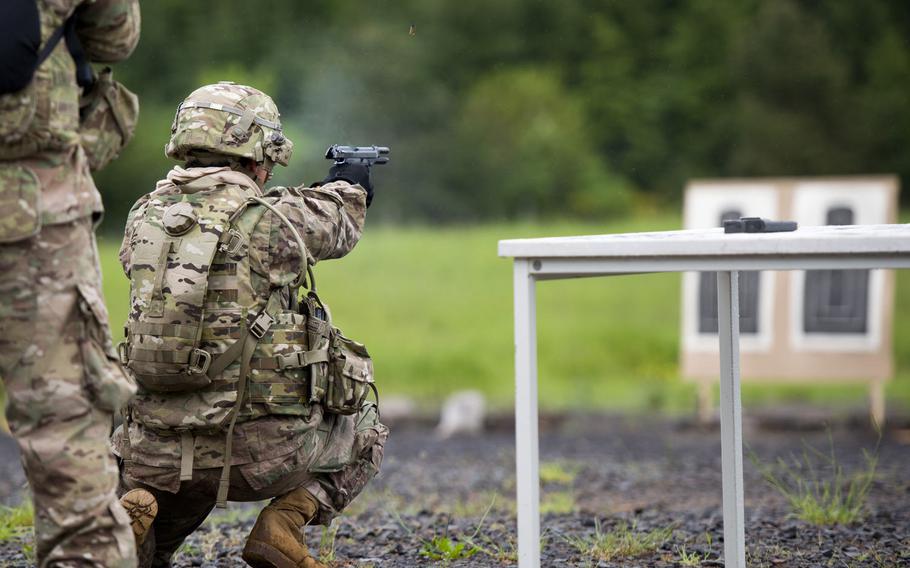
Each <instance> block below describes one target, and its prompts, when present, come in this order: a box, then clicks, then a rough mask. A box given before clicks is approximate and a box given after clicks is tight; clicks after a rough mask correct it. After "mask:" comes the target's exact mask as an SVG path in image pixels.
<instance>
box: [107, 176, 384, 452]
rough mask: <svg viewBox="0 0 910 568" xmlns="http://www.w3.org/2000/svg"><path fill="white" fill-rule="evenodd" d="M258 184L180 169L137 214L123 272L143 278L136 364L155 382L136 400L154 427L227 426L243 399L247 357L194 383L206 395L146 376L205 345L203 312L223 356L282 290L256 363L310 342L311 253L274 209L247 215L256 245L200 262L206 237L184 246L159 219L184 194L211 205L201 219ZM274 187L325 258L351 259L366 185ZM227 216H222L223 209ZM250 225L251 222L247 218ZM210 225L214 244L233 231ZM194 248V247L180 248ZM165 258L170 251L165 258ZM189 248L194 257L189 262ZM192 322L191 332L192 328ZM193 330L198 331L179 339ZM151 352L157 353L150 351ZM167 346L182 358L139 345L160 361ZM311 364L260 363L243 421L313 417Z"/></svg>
mask: <svg viewBox="0 0 910 568" xmlns="http://www.w3.org/2000/svg"><path fill="white" fill-rule="evenodd" d="M250 191H256V192H258V191H259V190H258V187H257V186H256V185H255V184H253V183H252V180H251V179H250V178H249V177H247V176H246V175H244V174H242V173H240V172H237V171H233V170H231V169H230V168H228V167H208V168H186V169H184V168H180V167H177V168H174V170H172V171H171V172H170V173H169V174H168V176H167V178H166V179H165V180H162V181H160V182H159V183H158V185H157V188H156V189H155V191H154V192H152V193H151V194H148V195H146V196H144V197H142V198H140V200H139V201H138V202H137V203H136V205H135V206H134V207H133V209H132V210H131V212H130V216H129V219H128V221H127V229H126V234H125V235H124V240H123V245H122V247H121V250H120V260H121V262H122V263H123V267H124V271H125V272H126V273H127V274H128V275H129V276H130V279H131V282H132V292H131V301H132V302H133V307H132V310H131V315H130V321H129V322H128V327H129V329H130V333H129V336H130V345H129V347H128V350H129V351H128V352H129V354H130V363H129V364H130V368H131V369H133V370H134V371H135V372H136V373H137V377H138V379H139V382H140V384H141V385H146V386H147V387H149V388H143V389H140V392H139V394H138V396H137V397H136V399H135V400H134V401H133V404H132V405H131V415H132V417H133V418H134V419H135V420H136V421H137V422H138V423H140V424H142V425H143V426H145V427H147V428H151V429H157V430H165V431H175V430H191V431H193V433H194V434H197V435H198V434H208V433H213V434H214V433H219V434H220V433H223V431H224V427H225V425H226V422H227V421H228V420H229V418H230V412H231V409H232V408H233V407H234V402H235V400H236V397H237V389H236V384H237V382H238V378H239V367H240V364H239V362H235V363H233V364H232V365H230V366H229V367H227V368H226V369H225V370H224V372H223V373H222V374H221V375H220V376H217V377H212V381H211V384H208V385H206V384H201V385H193V386H194V388H195V389H196V391H194V392H192V395H191V396H190V395H188V394H184V393H168V392H161V391H162V389H161V388H155V386H156V385H154V384H151V383H152V382H153V381H152V380H151V379H154V378H155V377H154V376H152V377H150V378H149V379H147V378H146V377H145V376H144V374H146V373H148V374H151V373H152V372H153V371H154V370H155V369H156V368H157V369H161V370H162V372H165V371H170V372H173V371H175V369H176V368H175V369H171V368H170V367H171V366H179V365H185V362H184V360H185V359H186V356H185V355H183V353H187V352H188V350H189V348H191V347H193V345H195V343H194V342H195V341H196V339H195V338H196V337H197V334H196V333H195V332H192V330H193V329H197V327H195V326H197V325H198V323H199V319H200V318H202V319H203V322H202V323H203V326H202V328H201V330H202V333H201V343H200V344H199V346H200V347H202V348H203V349H205V350H206V351H208V352H210V353H213V354H214V355H215V356H216V357H217V354H219V353H221V352H223V351H225V350H226V349H227V347H228V346H229V345H231V344H232V343H233V342H234V341H236V340H237V339H238V338H239V337H240V329H241V325H242V319H243V318H246V320H250V319H251V318H252V315H253V314H256V313H257V312H258V311H259V310H260V309H261V308H262V306H264V305H265V302H266V301H268V300H269V299H270V298H271V297H272V296H273V293H274V294H277V295H278V296H277V297H278V298H279V302H280V304H281V305H280V306H278V307H277V308H274V307H273V308H271V309H270V313H272V315H273V316H274V317H275V320H276V321H275V323H274V324H273V326H272V328H271V329H270V330H269V331H268V332H267V333H266V334H265V335H264V336H263V337H262V338H261V339H260V340H259V342H258V345H257V347H256V351H255V352H254V355H253V360H254V361H261V360H266V359H268V358H270V357H272V358H273V357H274V356H275V355H279V354H283V353H290V352H293V351H295V350H299V349H301V348H302V346H303V344H304V342H305V341H306V334H305V328H304V327H303V324H304V321H303V319H304V318H303V316H301V315H300V314H298V313H296V311H295V310H292V309H289V303H290V297H289V293H288V291H287V287H288V286H289V285H291V284H292V283H294V282H295V280H296V279H297V277H298V274H299V272H300V269H301V261H302V259H303V254H305V252H304V251H300V250H299V247H298V246H297V245H296V241H295V240H294V239H293V237H292V235H291V232H290V229H289V228H288V227H287V226H285V225H284V224H283V223H282V222H281V221H279V220H278V219H277V218H276V216H275V214H274V213H272V212H270V211H268V212H266V211H263V210H262V208H261V207H251V209H252V208H255V209H258V214H254V213H256V212H255V211H252V210H248V211H247V213H244V214H243V215H242V216H241V217H240V218H239V220H238V221H237V222H236V223H237V224H238V228H241V229H242V230H241V231H240V233H241V235H245V236H244V237H243V240H247V238H248V241H249V242H248V243H246V244H244V245H243V246H242V247H240V249H238V250H237V251H236V252H235V253H229V252H219V253H218V254H216V255H215V256H214V259H212V258H211V257H210V256H209V257H207V258H201V257H200V258H196V259H195V260H191V259H190V258H189V256H190V255H191V254H196V253H197V252H198V253H201V252H202V251H203V249H206V250H208V248H210V247H209V246H207V245H205V243H203V242H201V241H200V242H199V243H195V242H194V240H193V238H190V237H188V238H186V239H181V243H182V244H180V245H179V247H178V248H177V249H174V248H173V246H176V245H173V246H172V245H167V243H166V242H165V241H164V240H163V238H164V237H163V235H164V234H165V231H163V230H161V229H160V228H159V227H160V226H162V224H163V223H164V217H165V216H166V215H167V214H166V211H167V210H168V208H170V207H173V203H174V202H175V201H179V200H181V199H182V200H184V201H183V203H187V204H194V206H196V207H197V209H198V208H199V207H204V208H205V209H206V211H204V212H203V211H201V210H200V211H199V213H198V215H199V216H200V218H202V217H203V216H208V215H211V214H214V211H209V210H208V209H219V208H227V209H230V210H231V211H233V210H235V209H236V208H237V203H236V200H237V198H238V196H239V195H242V194H243V193H244V192H250ZM213 192H214V193H213ZM267 194H268V195H269V196H270V199H273V200H274V201H275V206H276V208H277V209H278V210H279V211H280V212H281V213H282V214H284V215H285V217H286V218H288V220H289V221H290V223H292V224H293V225H294V226H295V227H296V228H297V230H298V232H299V234H301V235H303V240H304V244H305V245H306V247H307V249H308V250H309V252H310V254H311V255H312V256H313V257H314V260H317V261H318V260H321V259H325V258H337V257H340V256H343V255H344V254H347V252H348V251H350V250H351V249H352V248H353V246H354V245H355V244H356V242H357V240H358V239H359V238H360V234H361V231H362V226H363V222H364V217H365V211H366V197H365V196H366V193H365V192H364V190H363V189H361V188H360V187H359V186H354V185H350V184H348V183H347V182H343V181H341V182H334V183H332V184H329V185H325V186H322V187H319V188H304V187H299V188H290V189H287V188H275V189H273V190H270V191H269V192H267ZM222 197H223V198H224V199H222ZM231 203H233V205H230V204H231ZM195 210H196V209H194V211H195ZM218 215H221V216H222V217H223V216H224V212H219V213H218ZM243 224H247V225H248V226H246V227H245V228H244V227H240V226H239V225H243ZM208 227H209V228H208V229H207V230H206V232H207V234H208V235H209V236H210V237H211V238H212V239H215V241H218V240H219V239H220V237H221V235H222V234H223V233H224V232H225V229H224V226H223V224H222V225H221V228H220V229H219V225H218V223H212V224H209V225H208ZM196 230H197V231H198V228H197V229H196ZM193 234H195V233H188V235H190V236H192V235H193ZM210 244H211V243H210ZM166 245H167V246H166ZM167 247H171V248H167ZM187 247H190V248H192V251H190V248H187ZM184 248H186V249H187V251H188V252H187V253H186V254H184V253H182V252H181V251H183V249H184ZM170 251H173V252H170ZM193 251H195V252H193ZM162 254H164V255H166V258H159V257H160V256H161V255H162ZM184 256H186V257H187V258H186V259H184V260H181V259H183V258H184ZM202 256H206V255H202ZM162 261H163V262H162ZM187 267H190V268H187ZM190 272H192V273H190ZM181 280H182V281H181ZM197 289H199V291H197ZM156 290H161V291H162V293H161V297H160V299H158V300H153V297H154V296H155V291H156ZM165 290H166V293H165V292H164V291H165ZM201 293H204V294H205V298H204V300H203V299H202V298H199V297H197V296H198V295H199V294H201ZM181 294H186V295H187V297H183V296H181ZM178 298H180V299H179V301H178ZM153 301H158V302H161V303H162V306H161V310H162V311H161V312H160V314H162V315H163V316H164V318H163V320H166V321H167V323H168V324H177V327H175V326H172V325H167V326H165V327H161V326H160V325H159V324H156V323H155V318H149V317H147V316H146V313H147V312H148V311H149V307H150V306H152V304H151V302H153ZM155 309H157V307H155ZM246 323H247V324H248V323H249V321H246ZM187 329H189V330H190V332H191V333H184V332H185V331H186V330H187ZM184 335H185V336H188V337H189V339H187V338H183V337H180V336H184ZM146 345H148V346H149V347H148V348H146V347H145V346H146ZM146 349H147V350H148V351H152V353H149V354H146ZM161 351H167V358H169V359H173V360H175V361H177V360H179V361H178V363H168V362H156V361H142V360H140V361H134V360H133V355H134V353H135V354H136V355H138V356H140V357H141V358H142V359H155V358H159V357H158V355H157V353H158V352H161ZM171 354H172V355H171ZM153 366H154V367H153ZM301 372H302V370H301V369H289V370H286V371H277V370H274V369H256V368H255V367H254V369H253V370H252V372H251V374H250V377H249V382H250V388H249V393H250V395H251V401H252V404H251V405H249V407H248V408H245V409H243V410H242V412H241V415H240V419H239V422H243V421H246V420H249V419H255V418H260V417H264V416H268V415H274V414H286V415H297V416H301V417H304V418H305V417H306V416H307V415H308V405H306V404H303V405H302V404H301V402H304V403H305V402H306V399H305V398H303V397H304V394H305V393H304V392H303V390H302V389H303V385H304V382H303V380H302V376H301ZM165 376H166V375H165ZM176 376H178V377H180V376H183V375H176ZM196 376H198V375H196ZM203 376H204V375H203Z"/></svg>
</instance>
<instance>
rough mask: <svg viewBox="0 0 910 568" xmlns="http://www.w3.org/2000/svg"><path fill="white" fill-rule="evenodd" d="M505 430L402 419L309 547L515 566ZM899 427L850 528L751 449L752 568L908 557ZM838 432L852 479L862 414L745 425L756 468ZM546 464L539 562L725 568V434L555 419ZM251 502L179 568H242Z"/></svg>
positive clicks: (202, 536) (864, 441)
mask: <svg viewBox="0 0 910 568" xmlns="http://www.w3.org/2000/svg"><path fill="white" fill-rule="evenodd" d="M772 422H773V421H772ZM498 424H499V425H498V426H497V425H496V424H494V425H493V427H492V428H491V429H490V431H489V432H488V433H487V434H485V435H483V436H479V437H462V438H455V439H451V440H447V441H444V442H441V441H439V440H437V439H435V438H434V436H433V434H432V432H431V431H430V430H429V429H427V428H426V427H421V426H419V425H417V424H411V425H407V424H401V425H398V426H394V427H393V431H392V437H391V439H390V441H389V444H388V447H387V448H386V462H385V464H384V467H383V473H382V475H381V476H380V477H379V478H377V479H376V481H375V482H374V483H373V485H372V486H371V487H370V488H369V489H368V491H367V492H365V493H364V494H363V495H362V496H361V497H360V498H359V499H358V501H357V502H356V503H355V504H354V505H353V506H352V509H351V510H350V511H348V513H347V514H346V515H345V516H344V517H343V518H342V519H340V520H338V521H336V522H335V525H334V527H333V529H332V530H331V531H329V532H328V533H325V532H323V531H322V530H321V529H320V528H315V527H314V528H310V529H307V538H308V542H309V543H310V545H311V546H313V547H316V546H318V544H319V542H320V540H323V541H324V543H325V544H326V546H325V547H324V552H328V550H329V546H328V544H329V543H331V544H334V561H333V562H334V566H362V567H368V566H374V567H377V568H378V567H383V568H385V567H388V568H393V567H405V566H408V567H411V566H427V565H434V564H443V562H441V561H438V560H434V559H433V558H432V553H433V552H438V551H439V550H440V548H444V547H445V546H446V545H447V544H449V543H451V544H452V545H453V546H457V545H458V544H459V543H462V544H463V543H465V542H466V541H467V540H469V539H471V537H472V536H473V539H472V542H473V543H474V544H475V545H477V549H476V552H474V554H473V555H472V556H470V557H468V558H463V559H458V560H454V561H451V562H450V563H449V565H450V566H472V567H486V566H514V565H515V502H514V485H515V480H514V471H513V468H514V461H513V460H514V434H513V433H512V432H511V431H510V429H509V427H508V420H500V421H498ZM906 426H907V425H906V424H905V425H904V427H900V425H896V424H895V423H894V422H892V425H891V427H890V428H889V430H887V431H886V432H885V433H884V434H883V436H882V437H881V442H880V446H879V450H878V457H879V461H878V470H877V475H876V477H875V481H874V482H873V483H872V485H871V488H870V490H869V495H868V499H867V502H866V506H865V509H864V511H865V513H864V518H863V519H862V520H861V521H858V522H854V523H852V524H849V525H843V526H833V527H816V526H813V525H811V524H808V523H806V522H804V521H801V520H798V519H795V518H793V517H792V516H791V515H790V514H789V513H790V510H789V509H788V506H787V503H786V501H785V500H784V499H783V498H782V496H781V495H780V494H779V493H777V492H776V491H775V490H774V489H773V488H771V487H770V486H769V485H768V484H767V483H765V482H764V481H763V480H762V477H761V475H760V472H759V471H758V470H757V468H756V467H755V465H753V463H752V462H751V461H750V460H749V459H748V458H747V459H746V463H745V497H746V521H747V523H746V537H747V543H748V563H749V565H750V566H775V567H776V566H805V567H816V566H831V567H860V566H875V567H898V566H910V475H908V474H907V471H910V429H908V428H907V427H906ZM829 437H830V440H831V441H833V446H834V448H835V450H836V452H837V460H838V463H839V464H841V465H843V467H844V470H845V471H846V472H847V473H848V474H849V473H850V472H853V471H857V470H860V469H862V468H863V467H864V465H865V463H866V462H865V459H864V457H863V452H864V450H866V451H872V450H874V449H875V447H876V444H877V442H878V440H879V438H878V435H877V434H876V433H875V432H873V431H872V430H871V429H868V428H866V427H863V426H861V425H858V424H857V423H856V422H855V421H854V422H841V423H838V424H836V425H834V426H832V427H830V428H808V429H807V428H805V424H799V423H798V422H797V423H786V424H780V423H776V424H771V425H770V426H769V425H768V424H760V423H759V421H758V420H756V419H754V418H753V419H752V420H748V421H747V424H746V428H745V440H746V442H747V444H748V445H749V448H750V449H751V451H753V452H754V453H755V455H756V456H757V458H758V459H759V460H760V462H762V463H772V462H774V460H776V459H777V458H778V457H787V456H789V455H791V454H801V453H802V451H803V449H804V447H805V444H809V445H811V446H813V447H816V448H818V449H820V450H822V451H823V452H827V451H829ZM14 454H15V446H14V445H11V444H10V443H9V441H8V440H4V439H0V503H10V502H15V501H16V500H17V499H21V491H22V489H21V487H22V483H21V480H22V474H21V472H20V471H18V470H17V469H16V468H15V467H14V465H15V463H16V460H15V458H14ZM541 460H542V463H543V467H542V477H543V490H542V499H543V507H544V509H545V511H546V512H545V513H544V515H543V518H542V522H541V526H542V529H543V531H544V543H543V562H542V563H543V565H544V566H548V567H549V566H607V567H609V566H722V565H723V563H722V561H721V555H722V547H723V537H722V532H723V531H722V523H721V508H720V502H721V489H720V435H719V432H718V431H717V430H716V429H710V428H709V429H702V428H696V427H693V426H691V425H689V424H687V423H683V422H678V421H673V420H669V419H654V418H641V417H631V416H599V415H598V416H584V417H579V418H574V419H570V418H566V417H562V418H559V417H555V418H553V419H548V420H544V422H543V423H542V426H541ZM816 463H818V460H816ZM11 464H13V465H11ZM258 508H259V506H258V505H255V504H232V505H231V507H230V508H229V509H228V510H227V511H224V512H218V513H215V514H213V515H212V517H210V519H209V520H208V521H207V522H206V524H205V525H204V527H203V528H201V529H200V530H199V531H197V532H196V533H195V534H194V535H193V536H192V537H191V538H190V539H189V540H188V542H187V543H186V544H185V546H184V548H183V550H182V551H181V553H180V554H179V555H178V557H177V558H176V560H175V565H176V566H180V567H184V566H207V567H208V566H244V564H243V562H242V561H241V560H240V549H241V548H242V544H243V541H244V538H245V535H246V534H247V532H248V531H249V529H250V527H251V526H252V524H253V521H254V520H255V515H256V514H257V512H258ZM485 513H486V515H485ZM481 521H483V522H482V524H481ZM478 525H480V526H479V528H478ZM598 531H599V532H600V533H601V534H611V533H612V534H614V535H615V534H620V533H626V534H631V535H633V536H637V537H638V538H637V539H636V540H639V541H640V540H642V539H644V538H645V537H646V536H648V535H651V536H652V537H653V540H654V541H655V543H654V545H653V547H652V549H651V550H648V551H645V552H643V553H641V554H640V555H635V556H632V557H629V556H625V557H613V558H611V557H610V555H609V554H607V553H604V554H603V555H601V556H600V557H598V556H597V555H592V554H589V553H586V551H585V550H584V549H585V547H584V546H583V545H584V543H585V541H587V540H590V539H591V537H592V535H595V534H596V533H597V532H598ZM434 538H436V539H437V540H436V546H434V545H433V539H434ZM23 542H26V543H27V540H26V541H8V542H6V543H0V566H26V565H28V564H27V562H25V560H24V559H23V556H22V554H21V552H20V550H21V547H22V544H23ZM470 549H471V547H470V546H466V547H465V550H470Z"/></svg>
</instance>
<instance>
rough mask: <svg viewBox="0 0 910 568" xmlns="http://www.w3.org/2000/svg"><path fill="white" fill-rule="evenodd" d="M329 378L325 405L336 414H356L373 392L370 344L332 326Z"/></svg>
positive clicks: (328, 410) (327, 410)
mask: <svg viewBox="0 0 910 568" xmlns="http://www.w3.org/2000/svg"><path fill="white" fill-rule="evenodd" d="M328 367H329V378H328V379H329V380H328V390H327V391H326V395H325V402H324V404H323V407H324V408H325V411H326V412H334V413H335V414H355V413H357V412H359V411H360V408H361V406H362V405H363V403H364V401H365V400H366V398H367V395H369V394H370V391H371V390H374V391H375V386H374V384H373V381H374V378H373V360H372V359H370V354H369V353H368V352H367V348H366V347H365V346H364V345H363V344H362V343H358V342H356V341H354V340H352V339H348V338H347V337H345V336H344V335H343V334H342V333H341V330H340V329H338V328H334V329H333V330H332V338H331V348H330V350H329V364H328Z"/></svg>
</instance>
